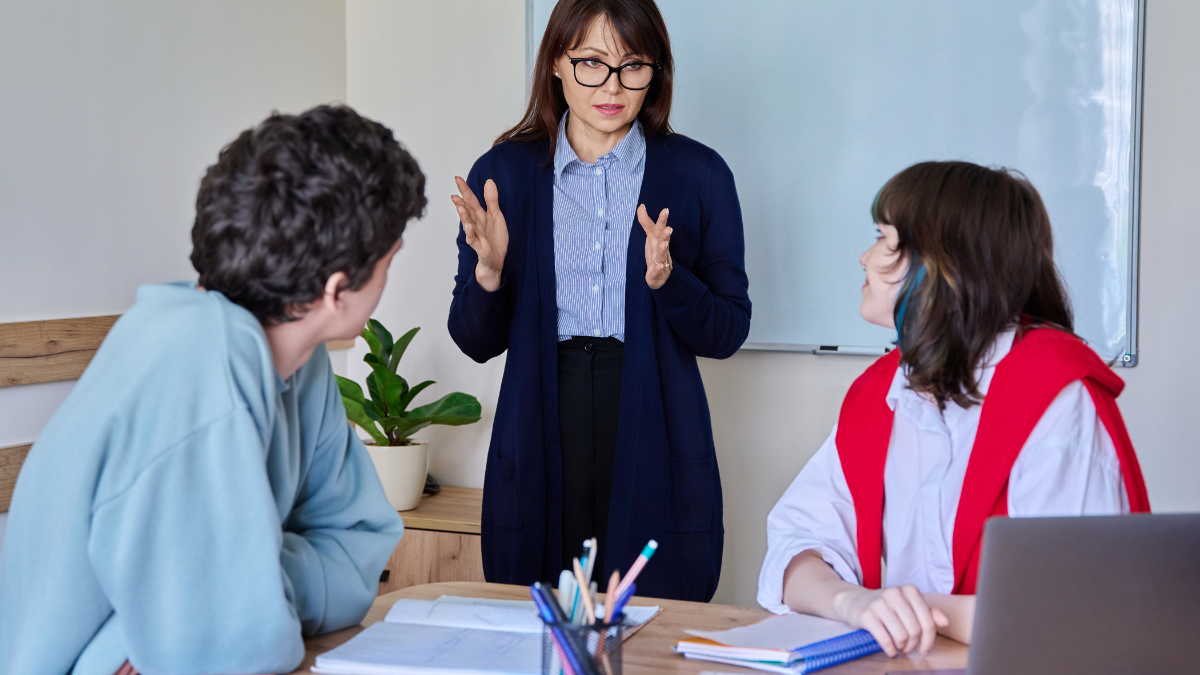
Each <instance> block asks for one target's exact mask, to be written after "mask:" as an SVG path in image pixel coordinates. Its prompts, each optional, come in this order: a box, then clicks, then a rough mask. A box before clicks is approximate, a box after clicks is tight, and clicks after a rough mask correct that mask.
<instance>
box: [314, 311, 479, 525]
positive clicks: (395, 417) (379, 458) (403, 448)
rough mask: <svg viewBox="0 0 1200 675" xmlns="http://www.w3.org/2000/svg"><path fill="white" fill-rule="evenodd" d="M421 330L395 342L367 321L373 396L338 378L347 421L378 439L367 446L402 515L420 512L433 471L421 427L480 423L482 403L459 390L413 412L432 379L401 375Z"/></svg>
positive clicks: (369, 381)
mask: <svg viewBox="0 0 1200 675" xmlns="http://www.w3.org/2000/svg"><path fill="white" fill-rule="evenodd" d="M419 330H421V329H420V328H414V329H412V330H410V331H408V332H407V333H405V334H404V335H402V336H400V339H398V340H395V341H393V340H392V334H391V333H390V332H388V330H387V329H386V328H384V327H383V324H381V323H379V322H378V321H376V320H375V319H371V320H370V321H368V322H367V327H366V328H365V329H363V332H362V337H363V339H364V340H366V341H367V346H368V347H369V348H370V350H371V351H370V352H369V353H368V354H367V355H366V356H364V357H363V361H364V362H366V364H367V365H369V366H371V374H370V375H368V376H367V392H368V393H369V394H370V396H369V397H368V396H365V395H364V394H363V390H362V387H360V386H358V383H357V382H355V381H353V380H348V379H346V378H344V377H341V376H335V377H337V383H338V389H339V390H341V393H342V403H343V404H344V405H345V406H346V417H347V418H349V420H350V421H351V422H353V423H354V424H356V425H358V426H359V427H361V428H362V429H363V431H366V432H367V434H369V435H370V436H371V438H372V439H373V440H374V443H373V444H368V445H367V450H368V451H369V452H370V453H371V460H372V461H373V462H374V463H375V470H376V471H377V472H378V473H379V479H380V481H381V482H382V483H383V491H384V492H385V493H386V494H387V497H388V501H389V502H391V504H392V506H393V507H395V508H396V510H397V511H408V510H409V509H415V508H417V504H418V503H420V501H421V493H422V492H423V491H424V489H425V474H426V472H427V471H428V468H429V442H428V441H421V440H417V439H414V438H412V435H413V434H414V433H416V432H417V431H420V430H421V429H424V428H425V427H427V426H430V425H433V424H444V425H448V426H461V425H464V424H474V423H475V422H478V421H479V417H480V407H479V400H478V399H476V398H475V397H474V396H471V395H470V394H464V393H462V392H457V391H456V392H454V393H452V394H446V395H445V396H443V397H441V398H439V399H438V400H436V401H434V402H433V403H429V404H426V405H423V406H420V407H417V408H413V409H411V410H410V409H409V405H411V404H412V402H413V399H415V398H416V397H417V395H418V394H420V393H421V392H422V391H424V390H425V388H426V387H428V386H430V385H432V384H434V382H433V381H432V380H426V381H424V382H422V383H420V384H417V385H414V386H412V387H410V386H408V382H407V381H405V379H404V378H403V377H400V376H399V375H397V374H396V366H398V365H400V357H402V356H404V350H405V349H407V348H408V344H409V343H410V342H412V339H413V336H415V335H416V334H417V331H419Z"/></svg>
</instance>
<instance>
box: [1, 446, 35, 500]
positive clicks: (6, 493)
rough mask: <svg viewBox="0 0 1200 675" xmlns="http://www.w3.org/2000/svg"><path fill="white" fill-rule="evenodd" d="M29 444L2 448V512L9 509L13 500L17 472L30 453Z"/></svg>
mask: <svg viewBox="0 0 1200 675" xmlns="http://www.w3.org/2000/svg"><path fill="white" fill-rule="evenodd" d="M30 447H31V446H29V445H13V446H9V447H7V448H0V513H4V512H5V511H7V510H8V505H9V504H10V503H11V502H12V493H13V488H14V487H16V486H17V474H19V473H20V472H21V465H22V464H24V463H25V455H28V454H29V448H30Z"/></svg>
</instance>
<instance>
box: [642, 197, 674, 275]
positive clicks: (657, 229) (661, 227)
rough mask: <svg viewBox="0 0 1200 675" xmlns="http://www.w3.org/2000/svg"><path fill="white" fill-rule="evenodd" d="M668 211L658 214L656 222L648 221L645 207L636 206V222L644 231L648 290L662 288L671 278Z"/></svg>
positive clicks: (664, 210)
mask: <svg viewBox="0 0 1200 675" xmlns="http://www.w3.org/2000/svg"><path fill="white" fill-rule="evenodd" d="M668 215H669V211H668V210H667V209H663V210H662V211H661V212H659V214H658V222H657V223H656V222H654V221H652V220H650V216H649V214H647V213H646V205H645V204H642V205H640V206H638V209H637V217H638V222H639V223H641V224H642V229H643V230H645V231H646V283H647V284H648V285H649V286H650V288H655V289H657V288H662V285H663V284H665V283H667V277H669V276H671V249H670V244H671V228H669V227H667V216H668Z"/></svg>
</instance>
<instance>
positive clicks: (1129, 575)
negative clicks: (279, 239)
mask: <svg viewBox="0 0 1200 675" xmlns="http://www.w3.org/2000/svg"><path fill="white" fill-rule="evenodd" d="M983 542H984V543H983V556H982V560H981V562H980V570H979V583H978V586H977V588H978V593H979V595H978V599H977V603H976V606H975V625H974V629H973V633H972V638H971V651H970V657H969V659H968V663H967V669H966V670H965V671H963V672H965V673H966V675H1016V674H1018V673H1019V674H1020V675H1040V674H1042V673H1045V674H1046V675H1075V674H1079V675H1084V674H1086V675H1108V674H1110V673H1111V674H1113V675H1116V674H1118V673H1120V674H1121V675H1129V674H1131V673H1136V674H1137V675H1155V674H1157V673H1171V674H1176V673H1188V672H1191V673H1196V672H1200V514H1193V515H1149V514H1138V515H1127V516H1104V517H1082V518H993V519H992V520H990V521H988V523H987V529H986V530H985V534H984V539H983ZM944 672H949V671H944Z"/></svg>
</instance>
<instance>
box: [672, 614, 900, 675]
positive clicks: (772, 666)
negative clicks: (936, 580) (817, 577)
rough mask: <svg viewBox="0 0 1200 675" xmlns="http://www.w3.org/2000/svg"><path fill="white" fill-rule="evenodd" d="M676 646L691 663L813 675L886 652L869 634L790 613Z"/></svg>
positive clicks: (704, 634) (692, 632) (703, 633)
mask: <svg viewBox="0 0 1200 675" xmlns="http://www.w3.org/2000/svg"><path fill="white" fill-rule="evenodd" d="M687 632H688V634H690V635H693V636H694V637H692V638H689V639H686V640H680V641H679V642H677V643H675V651H677V652H679V653H680V654H683V655H684V656H686V657H688V658H690V659H700V660H703V661H715V662H717V663H725V664H729V665H734V666H742V667H745V668H755V669H758V670H765V671H768V672H774V673H785V674H792V673H811V672H814V671H817V670H820V669H822V668H828V667H829V666H833V665H836V664H839V663H843V662H845V661H851V660H854V659H857V658H860V657H863V656H867V655H868V654H874V653H875V652H878V651H881V648H880V646H879V643H878V642H876V641H875V638H873V637H871V634H870V633H868V632H867V631H865V630H855V629H854V628H853V627H851V626H850V625H849V624H845V623H842V622H840V621H831V620H829V619H823V618H821V617H816V616H809V615H807V614H786V615H784V616H776V617H772V618H770V619H766V620H765V621H759V622H758V623H755V624H750V625H749V626H739V627H737V628H731V629H729V630H721V631H698V630H689V631H687Z"/></svg>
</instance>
